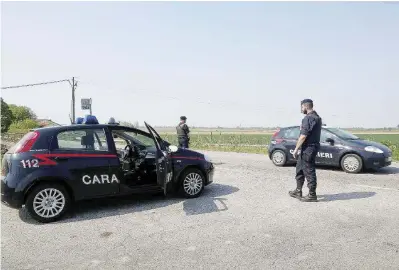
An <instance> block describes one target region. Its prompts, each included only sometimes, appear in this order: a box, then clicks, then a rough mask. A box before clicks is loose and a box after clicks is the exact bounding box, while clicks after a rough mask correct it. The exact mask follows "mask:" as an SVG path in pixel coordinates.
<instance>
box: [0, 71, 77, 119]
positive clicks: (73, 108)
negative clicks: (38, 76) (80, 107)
mask: <svg viewBox="0 0 399 270" xmlns="http://www.w3.org/2000/svg"><path fill="white" fill-rule="evenodd" d="M61 82H68V83H69V85H70V86H71V88H72V104H71V107H72V108H71V113H72V115H70V120H71V124H73V123H74V121H75V120H74V119H75V90H76V87H77V86H78V82H77V81H76V80H75V77H72V82H71V80H68V79H64V80H58V81H49V82H40V83H31V84H21V85H13V86H6V87H2V88H1V89H13V88H22V87H31V86H39V85H46V84H54V83H61Z"/></svg>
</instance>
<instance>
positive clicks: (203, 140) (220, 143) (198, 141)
mask: <svg viewBox="0 0 399 270" xmlns="http://www.w3.org/2000/svg"><path fill="white" fill-rule="evenodd" d="M2 135H3V138H2V139H3V140H6V141H16V140H18V139H19V138H20V137H22V135H23V133H22V134H7V133H6V134H2ZM356 135H357V136H359V137H360V138H363V139H368V140H371V141H376V142H380V143H383V144H384V145H386V146H388V147H389V148H390V149H391V150H392V152H393V157H392V158H393V159H395V160H399V134H356ZM161 136H162V137H163V138H164V139H166V140H167V141H169V142H170V143H172V144H175V145H177V137H176V135H175V134H171V133H162V134H161ZM271 136H272V135H271V134H228V133H221V132H213V133H212V135H211V133H210V132H209V133H199V134H192V135H191V142H190V147H191V148H193V149H202V150H214V151H228V152H239V153H258V154H266V153H267V148H266V146H267V145H268V144H269V142H270V139H271ZM8 138H9V139H10V140H7V139H8Z"/></svg>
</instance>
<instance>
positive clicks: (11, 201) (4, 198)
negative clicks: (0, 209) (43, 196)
mask: <svg viewBox="0 0 399 270" xmlns="http://www.w3.org/2000/svg"><path fill="white" fill-rule="evenodd" d="M1 203H2V204H3V205H6V206H8V207H11V208H21V207H22V205H23V199H22V198H21V196H19V193H15V191H14V189H13V188H9V187H8V186H7V184H6V183H5V182H4V181H1Z"/></svg>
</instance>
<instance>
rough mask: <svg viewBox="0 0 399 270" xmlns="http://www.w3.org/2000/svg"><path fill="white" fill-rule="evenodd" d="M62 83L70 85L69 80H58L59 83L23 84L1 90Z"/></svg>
mask: <svg viewBox="0 0 399 270" xmlns="http://www.w3.org/2000/svg"><path fill="white" fill-rule="evenodd" d="M60 82H69V83H70V81H69V80H58V81H50V82H41V83H32V84H22V85H13V86H6V87H2V88H1V89H12V88H21V87H30V86H37V85H45V84H53V83H60Z"/></svg>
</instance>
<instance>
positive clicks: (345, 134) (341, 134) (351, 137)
mask: <svg viewBox="0 0 399 270" xmlns="http://www.w3.org/2000/svg"><path fill="white" fill-rule="evenodd" d="M328 130H329V131H330V132H332V133H334V134H335V135H337V136H338V137H340V138H341V139H343V140H358V139H359V137H357V136H355V135H353V134H352V133H350V132H347V131H345V130H342V129H339V128H328Z"/></svg>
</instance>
